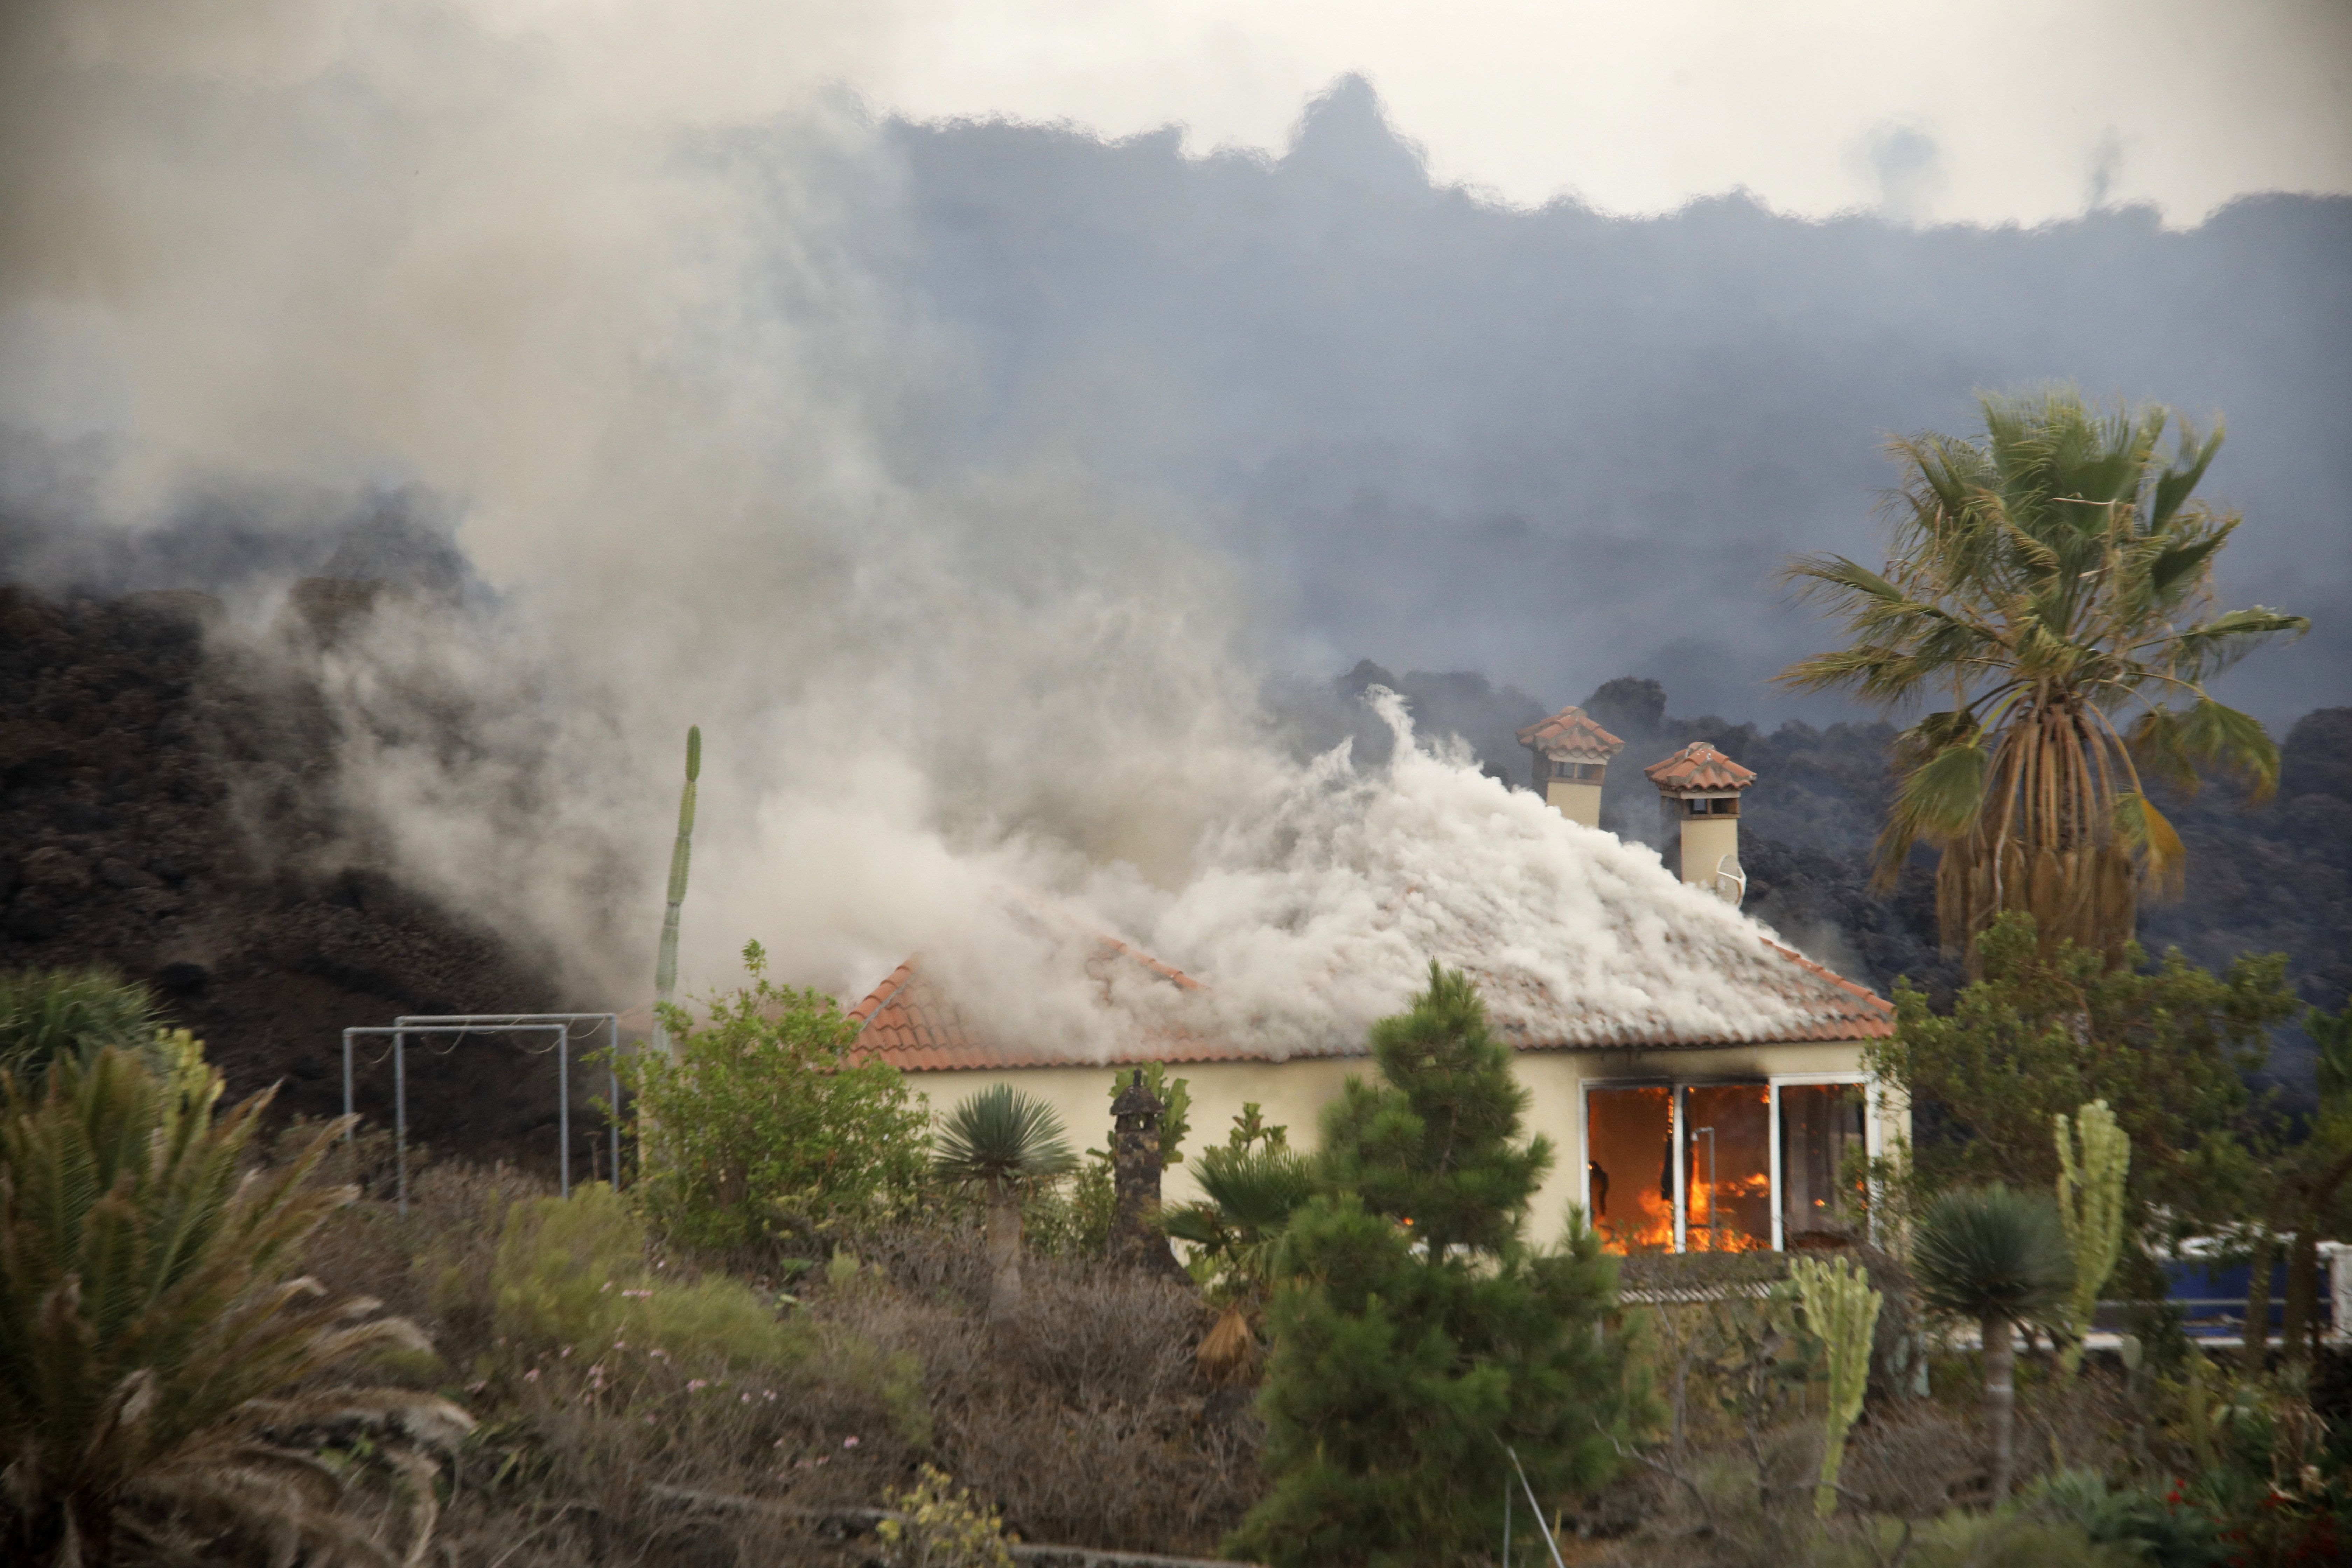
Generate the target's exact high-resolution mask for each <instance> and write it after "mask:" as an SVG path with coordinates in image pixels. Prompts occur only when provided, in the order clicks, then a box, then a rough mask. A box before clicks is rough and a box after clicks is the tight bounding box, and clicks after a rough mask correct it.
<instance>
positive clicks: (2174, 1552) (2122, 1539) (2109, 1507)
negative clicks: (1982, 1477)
mask: <svg viewBox="0 0 2352 1568" xmlns="http://www.w3.org/2000/svg"><path fill="white" fill-rule="evenodd" d="M2018 1510H2019V1511H2020V1512H2021V1513H2022V1514H2023V1515H2025V1516H2026V1517H2028V1518H2038V1519H2044V1520H2049V1521H2053V1522H2055V1523H2063V1524H2071V1525H2073V1526H2074V1527H2075V1528H2076V1529H2078V1530H2080V1531H2082V1532H2083V1534H2084V1537H2085V1538H2086V1539H2087V1540H2089V1541H2090V1542H2093V1543H2094V1544H2096V1545H2102V1546H2108V1547H2114V1548H2120V1549H2121V1550H2123V1551H2125V1552H2130V1553H2132V1554H2133V1557H2132V1559H2131V1560H2132V1561H2136V1562H2140V1563H2150V1564H2154V1565H2156V1568H2221V1564H2223V1563H2228V1562H2229V1561H2230V1560H2231V1550H2230V1547H2229V1545H2228V1543H2226V1542H2223V1541H2222V1540H2221V1531H2219V1530H2218V1529H2217V1528H2216V1527H2215V1525H2214V1521H2212V1519H2211V1518H2210V1516H2209V1515H2207V1514H2205V1513H2204V1512H2202V1511H2201V1510H2197V1509H2194V1508H2183V1507H2182V1506H2181V1503H2180V1500H2179V1498H2178V1496H2177V1495H2176V1497H2175V1498H2173V1499H2172V1500H2167V1499H2165V1498H2161V1497H2158V1495H2157V1494H2156V1493H2154V1492H2150V1491H2147V1490H2143V1489H2139V1488H2137V1487H2111V1486H2109V1485H2108V1483H2107V1479H2106V1477H2105V1476H2103V1475H2100V1474H2099V1473H2098V1472H2097V1471H2095V1470H2058V1471H2055V1472H2053V1473H2052V1474H2050V1475H2047V1476H2044V1477H2042V1479H2039V1480H2037V1481H2035V1482H2034V1483H2033V1485H2032V1486H2030V1487H2028V1488H2026V1489H2025V1490H2024V1491H2023V1492H2022V1493H2021V1495H2020V1496H2019V1498H2018Z"/></svg>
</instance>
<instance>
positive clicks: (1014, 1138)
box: [932, 1083, 1077, 1316]
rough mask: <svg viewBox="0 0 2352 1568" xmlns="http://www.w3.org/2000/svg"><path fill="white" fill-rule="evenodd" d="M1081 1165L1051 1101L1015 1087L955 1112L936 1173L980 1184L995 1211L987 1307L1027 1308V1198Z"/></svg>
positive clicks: (938, 1150)
mask: <svg viewBox="0 0 2352 1568" xmlns="http://www.w3.org/2000/svg"><path fill="white" fill-rule="evenodd" d="M1076 1163H1077V1157H1076V1155H1074V1154H1072V1153H1071V1152H1070V1145H1069V1141H1068V1140H1067V1139H1066V1138H1065V1137H1064V1136H1063V1131H1062V1119H1061V1118H1060V1117H1059V1116H1057V1115H1055V1111H1054V1108H1053V1107H1052V1106H1050V1105H1047V1104H1046V1103H1045V1101H1044V1100H1037V1099H1034V1098H1032V1097H1031V1096H1029V1095H1025V1094H1023V1093H1021V1092H1020V1091H1019V1090H1017V1089H1013V1088H1012V1087H1011V1086H1010V1085H1008V1084H1001V1083H1000V1084H997V1085H995V1086H994V1087H992V1088H990V1089H982V1090H980V1091H979V1092H978V1093H977V1094H973V1095H971V1096H969V1097H967V1098H966V1099H964V1100H961V1102H959V1103H958V1104H957V1106H956V1108H955V1109H954V1110H950V1111H949V1112H948V1116H947V1120H946V1121H945V1122H943V1123H942V1124H941V1125H940V1131H939V1134H938V1136H937V1138H936V1139H935V1140H934V1141H933V1144H932V1168H933V1169H934V1170H936V1171H937V1172H938V1173H939V1174H940V1176H942V1177H944V1178H945V1179H947V1180H948V1181H950V1182H959V1183H969V1184H973V1185H976V1186H978V1187H979V1188H980V1189H981V1192H982V1196H983V1197H984V1199H985V1201H986V1203H987V1206H988V1269H989V1297H988V1308H989V1312H990V1313H991V1315H992V1316H1003V1314H1005V1313H1007V1312H1010V1311H1012V1310H1013V1309H1014V1308H1017V1307H1018V1306H1020V1304H1021V1192H1022V1189H1023V1188H1024V1186H1026V1185H1027V1184H1030V1183H1032V1182H1037V1181H1042V1180H1045V1179H1047V1178H1049V1177H1053V1176H1058V1175H1060V1174H1062V1173H1064V1172H1066V1171H1067V1170H1069V1169H1070V1168H1071V1167H1072V1166H1074V1165H1076Z"/></svg>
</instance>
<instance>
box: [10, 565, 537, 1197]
mask: <svg viewBox="0 0 2352 1568" xmlns="http://www.w3.org/2000/svg"><path fill="white" fill-rule="evenodd" d="M367 597H368V595H367V594H366V592H364V591H363V590H360V589H357V588H337V587H334V586H331V585H322V586H320V587H316V588H313V589H312V590H311V591H310V602H311V603H312V605H314V606H315V607H318V608H320V609H321V610H322V611H323V612H324V613H325V616H326V618H327V619H328V621H329V623H330V624H336V623H339V622H340V620H341V619H343V618H347V617H348V616H352V615H354V614H359V613H363V612H364V607H365V601H366V599H367ZM217 621H218V616H217V606H216V605H209V602H208V601H205V599H204V598H203V596H202V595H156V594H141V595H128V596H126V597H124V598H121V599H116V600H100V599H89V598H80V599H71V600H65V601H52V600H47V599H43V598H40V597H37V596H35V595H31V594H28V593H26V592H24V591H22V590H20V589H16V588H10V587H5V586H0V968H16V967H20V966H34V965H52V964H68V963H75V964H79V963H106V964H110V965H111V966H113V967H115V968H117V969H120V970H121V971H122V972H123V973H127V974H130V975H131V976H133V977H136V978H141V979H145V980H148V981H149V982H150V983H151V984H153V986H154V987H155V989H156V991H157V992H158V994H160V995H161V996H162V998H163V1001H164V1003H165V1005H166V1006H167V1008H168V1010H169V1011H170V1013H171V1015H172V1017H173V1021H174V1022H175V1023H182V1024H185V1025H186V1026H189V1027H191V1028H193V1029H194V1030H195V1031H196V1032H197V1033H198V1034H199V1035H201V1036H202V1037H204V1038H205V1041H206V1044H207V1047H208V1049H209V1051H210V1054H211V1055H212V1057H213V1059H214V1060H215V1061H216V1062H218V1063H219V1064H220V1066H221V1068H223V1070H224V1071H225V1072H226V1075H227V1077H228V1079H229V1085H230V1089H231V1092H232V1093H236V1094H244V1093H247V1092H250V1091H252V1090H255V1089H261V1088H264V1087H266V1086H268V1084H271V1083H273V1082H282V1087H281V1089H280V1090H279V1098H278V1107H279V1109H281V1110H284V1111H288V1112H292V1113H300V1114H310V1115H321V1116H323V1115H331V1114H333V1113H335V1112H337V1111H339V1110H341V1053H340V1031H341V1029H342V1028H344V1027H345V1026H351V1025H378V1024H387V1023H390V1022H391V1021H392V1019H393V1018H394V1016H397V1015H399V1014H402V1013H448V1012H464V1011H474V1010H497V1011H521V1010H531V1009H540V1008H546V1007H550V1006H552V1005H555V1003H556V1001H557V997H556V995H555V993H554V991H553V989H552V987H551V984H550V982H549V981H548V980H547V979H546V978H545V977H544V976H543V975H541V974H540V973H535V972H534V971H533V969H532V968H531V967H530V964H529V963H527V962H526V961H525V960H523V959H522V958H521V957H520V956H519V955H518V954H516V953H514V952H511V951H509V949H508V948H507V947H505V946H504V945H502V944H501V943H500V942H499V939H498V938H497V937H496V936H495V935H494V934H493V933H491V932H489V931H484V930H481V929H479V928H478V927H476V926H474V925H472V924H470V923H469V922H467V921H465V920H464V919H463V918H461V917H460V916H458V915H457V914H455V913H453V912H452V911H449V910H443V909H440V908H437V907H436V906H435V905H434V904H433V903H432V902H431V901H430V900H426V899H425V898H423V897H421V896H419V895H417V894H415V893H414V892H412V891H410V890H408V889H404V888H403V887H402V886H401V885H400V884H399V883H398V882H397V881H396V880H395V879H394V878H393V877H392V876H391V875H390V874H389V872H388V870H387V869H386V868H384V867H383V864H382V863H381V857H380V856H379V855H377V854H376V853H375V851H374V850H373V847H372V841H371V837H370V834H369V832H368V826H367V825H366V824H365V823H363V822H360V821H357V820H354V819H353V818H352V816H350V815H349V814H348V812H347V811H346V809H345V808H344V807H343V806H342V805H341V804H340V801H339V797H338V793H337V790H336V787H335V784H336V770H337V764H336V760H335V759H336V745H337V741H338V739H339V733H340V731H339V728H338V724H337V721H336V720H335V718H334V717H333V715H332V714H331V712H330V710H329V709H328V707H327V705H326V703H325V702H324V700H322V699H321V697H320V692H319V690H318V689H317V687H316V686H315V684H314V683H312V682H311V681H310V679H309V678H308V677H307V675H306V674H305V671H304V668H303V665H302V663H301V661H300V658H299V649H298V650H296V651H295V652H294V653H293V654H286V653H283V652H281V650H279V649H278V648H276V647H272V646H270V645H268V644H264V643H257V642H251V641H243V640H239V639H238V638H236V637H232V636H227V635H215V633H213V632H211V631H208V628H209V627H214V626H216V625H217ZM313 624H314V626H315V625H316V622H315V621H314V623H313ZM368 1055H369V1057H371V1058H374V1057H380V1056H381V1055H382V1050H381V1047H380V1045H378V1044H376V1043H373V1042H372V1043H371V1047H370V1049H369V1052H368ZM542 1080H545V1081H542ZM360 1103H361V1107H362V1111H363V1112H365V1113H366V1114H368V1115H369V1116H370V1117H371V1118H372V1119H375V1120H379V1121H388V1120H389V1118H390V1112H391V1104H390V1084H389V1078H388V1073H387V1072H386V1071H384V1070H381V1069H372V1070H371V1071H369V1072H368V1073H366V1074H365V1075H363V1077H362V1093H361V1096H360ZM555 1110H556V1106H555V1095H554V1086H553V1080H552V1073H551V1068H549V1066H548V1064H547V1063H546V1062H545V1061H544V1060H543V1058H536V1057H530V1056H527V1055H525V1054H523V1053H522V1052H521V1051H520V1049H518V1048H517V1047H515V1046H514V1045H512V1044H511V1043H510V1042H509V1041H506V1040H499V1039H478V1040H472V1041H468V1042H467V1043H466V1045H465V1046H464V1047H462V1048H461V1049H459V1050H457V1051H456V1052H453V1053H451V1054H449V1055H447V1056H438V1055H436V1056H432V1057H429V1058H425V1057H420V1058H418V1059H417V1062H416V1064H415V1070H414V1071H413V1072H412V1074H411V1104H410V1121H411V1125H412V1127H413V1128H414V1129H415V1132H416V1135H417V1136H418V1137H419V1138H420V1139H421V1140H423V1141H425V1142H428V1143H433V1144H437V1145H440V1146H443V1147H446V1148H450V1149H452V1150H463V1151H464V1152H467V1153H469V1154H472V1155H475V1156H477V1157H488V1156H498V1155H508V1156H514V1157H519V1158H525V1159H530V1160H533V1161H534V1162H536V1163H544V1162H546V1161H547V1160H550V1159H551V1158H552V1155H553V1152H554V1146H553V1135H552V1132H551V1131H549V1129H550V1128H551V1125H552V1123H553V1121H554V1118H555Z"/></svg>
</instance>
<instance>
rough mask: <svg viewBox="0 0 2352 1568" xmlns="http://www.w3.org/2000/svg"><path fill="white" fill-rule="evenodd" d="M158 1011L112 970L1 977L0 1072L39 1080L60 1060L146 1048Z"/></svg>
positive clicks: (143, 991) (140, 989)
mask: <svg viewBox="0 0 2352 1568" xmlns="http://www.w3.org/2000/svg"><path fill="white" fill-rule="evenodd" d="M160 1016H162V1009H161V1008H159V1007H158V1006H157V1005H156V1004H155V997H154V994H153V993H152V992H151V991H149V990H148V989H147V987H146V986H144V985H142V984H140V983H138V982H137V981H133V980H125V979H124V978H123V977H122V976H121V975H120V974H117V973H114V972H113V971H112V970H110V969H101V968H89V969H16V970H8V971H5V972H0V1071H6V1072H13V1073H15V1074H16V1075H17V1076H18V1077H20V1078H27V1079H31V1078H38V1077H39V1076H40V1074H41V1073H42V1072H43V1071H45V1070H46V1069H47V1066H48V1064H49V1063H50V1062H51V1061H53V1060H55V1059H57V1058H59V1057H62V1056H66V1055H68V1054H78V1055H79V1056H82V1057H84V1058H89V1057H94V1056H96V1055H97V1054H98V1053H99V1052H100V1051H101V1050H104V1049H105V1048H106V1047H109V1046H111V1047H114V1048H115V1049H116V1050H119V1051H140V1050H144V1049H146V1048H147V1047H149V1045H150V1044H151V1042H152V1040H153V1039H154V1037H155V1028H156V1022H157V1019H158V1018H159V1017H160Z"/></svg>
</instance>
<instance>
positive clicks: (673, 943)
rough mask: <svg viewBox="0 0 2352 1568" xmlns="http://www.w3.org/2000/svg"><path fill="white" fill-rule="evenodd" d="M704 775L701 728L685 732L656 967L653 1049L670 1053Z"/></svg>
mask: <svg viewBox="0 0 2352 1568" xmlns="http://www.w3.org/2000/svg"><path fill="white" fill-rule="evenodd" d="M701 776H702V726H701V725H699V724H694V725H689V726H688V728H687V731H686V788H685V789H683V790H682V791H680V792H679V794H678V797H677V844H676V845H674V846H673V847H671V849H670V852H669V907H668V908H667V910H664V911H663V913H662V932H661V956H660V957H659V958H658V959H657V960H656V962H655V964H654V1048H655V1049H656V1050H658V1051H660V1052H661V1053H662V1054H663V1055H665V1056H667V1055H668V1054H669V1051H670V1044H669V1024H668V1021H667V1019H666V1018H665V1017H664V1016H663V1013H664V1010H665V1009H667V1007H669V1006H670V1005H672V1004H673V1003H674V1002H675V1001H676V1000H677V911H678V907H679V906H680V905H682V904H684V903H685V902H686V868H687V862H688V860H689V859H691V858H693V854H694V781H695V780H697V779H698V778H700V777H701Z"/></svg>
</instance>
